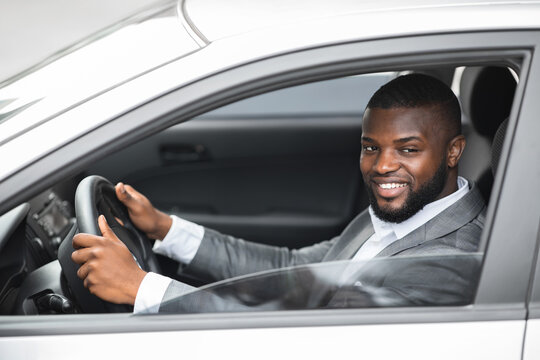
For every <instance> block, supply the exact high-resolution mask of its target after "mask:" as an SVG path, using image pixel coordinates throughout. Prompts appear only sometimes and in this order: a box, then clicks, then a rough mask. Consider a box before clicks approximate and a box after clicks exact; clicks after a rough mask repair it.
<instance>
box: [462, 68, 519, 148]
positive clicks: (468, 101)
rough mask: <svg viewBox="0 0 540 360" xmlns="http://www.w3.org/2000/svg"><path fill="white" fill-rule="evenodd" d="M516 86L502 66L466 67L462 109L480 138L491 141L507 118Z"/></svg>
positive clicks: (510, 74) (463, 77)
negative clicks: (485, 137) (486, 138)
mask: <svg viewBox="0 0 540 360" xmlns="http://www.w3.org/2000/svg"><path fill="white" fill-rule="evenodd" d="M516 85H517V84H516V80H515V79H514V77H513V76H512V73H511V72H510V70H508V69H507V68H505V67H497V66H487V67H468V68H466V69H465V70H464V71H463V74H462V77H461V85H460V94H461V101H462V105H463V110H464V112H465V113H466V114H467V115H468V116H469V118H470V119H471V121H472V123H473V125H474V128H475V129H476V131H477V132H478V133H479V134H480V135H483V136H487V137H488V138H490V139H493V136H495V132H496V131H497V129H498V127H499V125H500V124H501V123H502V122H503V121H504V119H506V118H507V117H508V116H509V115H510V109H511V108H512V102H513V100H514V93H515V91H516Z"/></svg>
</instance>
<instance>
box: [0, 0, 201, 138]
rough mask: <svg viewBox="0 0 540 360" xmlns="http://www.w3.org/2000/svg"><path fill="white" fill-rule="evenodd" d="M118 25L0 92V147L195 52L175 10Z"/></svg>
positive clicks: (192, 43) (194, 47)
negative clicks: (21, 133)
mask: <svg viewBox="0 0 540 360" xmlns="http://www.w3.org/2000/svg"><path fill="white" fill-rule="evenodd" d="M174 4H175V2H173V3H171V4H170V5H168V6H167V7H166V9H161V11H160V12H159V13H157V14H153V15H152V16H151V17H148V16H146V18H145V19H143V20H141V19H136V20H132V21H129V22H127V23H124V24H121V26H120V25H118V26H116V27H114V28H113V29H112V30H109V31H108V32H107V33H106V34H101V35H98V36H96V37H95V38H93V39H91V40H88V41H86V42H88V44H86V45H84V46H80V45H78V47H79V48H78V49H77V50H75V51H72V52H69V53H68V54H66V55H65V56H62V57H60V58H58V59H57V60H55V61H53V62H51V63H49V64H48V65H46V66H43V67H39V68H37V69H36V70H34V71H32V72H30V73H29V74H28V75H26V76H24V77H21V78H20V79H19V80H16V81H14V82H10V83H8V84H6V85H5V86H4V87H3V88H0V144H2V143H4V142H6V141H9V139H10V138H13V137H14V136H16V135H17V134H18V133H19V132H23V131H25V130H26V129H28V128H31V127H33V126H36V125H38V124H40V123H41V122H43V121H46V120H47V119H49V118H51V117H53V116H55V115H57V114H59V113H61V112H63V111H65V110H67V109H69V108H70V107H73V106H76V105H77V104H79V103H81V102H84V101H85V100H88V99H89V98H91V97H93V96H96V95H98V94H100V93H103V92H105V91H107V90H110V89H111V88H114V87H115V86H118V85H119V84H121V83H123V82H126V81H128V80H129V79H132V78H134V77H137V76H139V75H141V74H143V73H145V72H147V71H150V70H152V69H154V68H156V67H159V66H161V65H163V64H165V63H167V62H169V61H171V60H174V59H176V58H178V57H181V56H182V55H185V54H187V53H189V52H192V51H194V50H196V49H198V45H197V44H196V43H195V42H194V41H193V39H192V38H191V37H190V36H189V34H188V33H187V32H186V31H185V30H184V29H183V28H182V25H181V23H180V21H179V19H178V17H177V15H176V12H175V10H174Z"/></svg>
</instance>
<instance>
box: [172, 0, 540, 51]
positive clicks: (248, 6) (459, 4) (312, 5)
mask: <svg viewBox="0 0 540 360" xmlns="http://www.w3.org/2000/svg"><path fill="white" fill-rule="evenodd" d="M539 3H540V1H538V0H520V1H508V0H451V1H450V0H412V1H411V0H409V1H406V2H405V1H402V0H363V1H358V0H332V1H328V0H295V1H292V0H257V1H246V0H227V1H224V0H185V1H182V0H181V1H180V2H179V8H180V9H181V11H183V14H184V17H185V18H186V19H187V20H188V21H189V23H190V24H191V25H192V27H193V28H194V30H195V31H196V32H197V33H198V34H199V35H201V36H202V38H203V39H205V40H206V41H208V42H212V41H215V40H218V39H221V38H225V37H230V36H234V35H240V34H245V33H248V32H252V31H256V30H260V29H265V28H271V27H280V26H287V25H298V24H301V23H303V22H309V21H313V20H316V19H319V20H320V19H324V18H332V17H336V16H343V15H361V14H366V15H369V14H373V13H386V14H393V15H402V16H403V17H404V18H403V20H404V22H407V19H408V18H410V19H413V18H411V17H410V15H411V14H412V12H411V11H415V12H416V13H419V14H422V12H418V10H422V11H426V10H427V11H426V12H424V13H425V14H426V15H428V14H429V15H431V16H434V14H439V15H444V14H445V13H448V11H449V10H453V9H456V8H459V9H460V12H461V13H463V11H464V10H466V9H470V10H475V11H478V10H480V11H482V12H483V13H484V14H485V16H481V17H475V18H474V19H471V20H474V21H475V23H476V24H475V27H477V26H478V25H479V24H486V26H487V25H488V24H490V23H493V21H496V22H498V23H499V24H500V25H501V26H504V22H501V21H500V20H501V18H500V16H495V17H494V16H493V15H495V14H496V13H497V10H498V9H501V8H503V7H504V8H507V9H508V8H512V9H517V8H520V7H521V8H522V9H525V7H526V6H527V5H532V4H539ZM490 13H491V14H490ZM449 15H450V14H449ZM512 15H513V14H511V13H508V14H507V16H508V17H512ZM415 20H416V19H415ZM425 20H429V19H425ZM454 20H455V22H456V24H459V23H462V26H463V27H467V26H468V22H467V18H454ZM516 20H517V19H516ZM515 24H516V25H519V24H520V23H519V21H515ZM383 25H384V26H386V27H389V28H394V29H395V31H396V32H399V31H400V28H401V25H402V23H401V22H399V23H395V22H394V23H392V22H388V23H385V24H383ZM425 25H426V26H427V27H429V21H426V24H425ZM363 26H364V24H359V28H360V29H361V28H363ZM425 30H428V28H425Z"/></svg>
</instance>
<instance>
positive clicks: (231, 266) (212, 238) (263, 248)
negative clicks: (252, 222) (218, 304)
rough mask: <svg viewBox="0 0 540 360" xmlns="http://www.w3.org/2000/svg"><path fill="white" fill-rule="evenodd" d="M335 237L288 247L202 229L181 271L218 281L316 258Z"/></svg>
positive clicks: (321, 254) (302, 262) (306, 262)
mask: <svg viewBox="0 0 540 360" xmlns="http://www.w3.org/2000/svg"><path fill="white" fill-rule="evenodd" d="M337 239H338V237H336V238H333V239H332V240H327V241H323V242H320V243H317V244H315V245H312V246H307V247H304V248H301V249H293V250H291V249H288V248H286V247H277V246H271V245H264V244H258V243H253V242H249V241H246V240H242V239H238V238H235V237H233V236H229V235H223V234H221V233H219V232H217V231H215V230H211V229H205V234H204V238H203V240H202V242H201V246H200V247H199V249H198V250H197V253H196V255H195V257H194V258H193V260H192V261H191V263H190V264H189V265H188V266H186V267H185V268H184V269H183V272H185V273H188V274H193V275H196V276H197V277H200V278H203V279H205V280H207V281H219V280H223V279H228V278H231V277H235V276H239V275H245V274H250V273H254V272H259V271H264V270H270V269H278V268H283V267H288V266H296V265H302V264H309V263H314V262H320V261H322V260H323V258H324V256H325V255H326V253H327V252H328V250H329V249H330V248H331V247H332V245H333V244H334V243H335V242H336V241H337Z"/></svg>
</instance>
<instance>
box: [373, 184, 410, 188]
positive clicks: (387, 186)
mask: <svg viewBox="0 0 540 360" xmlns="http://www.w3.org/2000/svg"><path fill="white" fill-rule="evenodd" d="M379 186H380V187H381V188H383V189H395V188H398V187H405V186H407V184H398V183H390V184H379Z"/></svg>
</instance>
